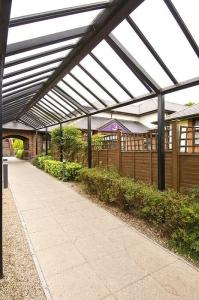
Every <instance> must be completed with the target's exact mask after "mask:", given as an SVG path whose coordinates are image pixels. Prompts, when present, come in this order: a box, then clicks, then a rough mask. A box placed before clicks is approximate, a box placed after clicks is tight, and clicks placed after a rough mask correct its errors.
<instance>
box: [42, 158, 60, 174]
mask: <svg viewBox="0 0 199 300" xmlns="http://www.w3.org/2000/svg"><path fill="white" fill-rule="evenodd" d="M44 171H46V172H47V173H49V174H51V175H52V176H54V177H56V178H58V179H62V177H63V163H62V162H60V161H56V160H45V162H44Z"/></svg>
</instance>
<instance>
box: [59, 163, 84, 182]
mask: <svg viewBox="0 0 199 300" xmlns="http://www.w3.org/2000/svg"><path fill="white" fill-rule="evenodd" d="M81 169H82V165H81V164H80V163H74V162H68V163H66V164H64V170H63V181H79V179H80V170H81Z"/></svg>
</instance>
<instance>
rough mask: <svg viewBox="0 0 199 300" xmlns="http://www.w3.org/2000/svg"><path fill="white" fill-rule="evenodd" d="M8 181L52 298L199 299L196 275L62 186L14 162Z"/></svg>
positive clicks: (38, 172) (192, 270)
mask: <svg viewBox="0 0 199 300" xmlns="http://www.w3.org/2000/svg"><path fill="white" fill-rule="evenodd" d="M9 180H10V185H11V189H12V192H13V195H14V198H15V202H16V205H17V208H18V211H19V213H20V215H21V216H22V220H23V225H24V227H25V230H26V232H27V233H28V236H29V238H30V241H31V245H32V249H33V250H32V251H33V255H34V257H35V258H36V261H37V262H38V264H37V265H38V266H39V268H40V270H41V272H40V273H42V274H43V278H44V282H43V284H44V285H45V283H46V287H47V288H46V290H47V291H48V290H49V292H50V293H49V294H50V295H51V297H52V299H54V300H58V299H59V300H65V299H66V300H97V299H104V300H114V299H118V300H127V299H128V300H133V299H135V300H145V299H146V300H183V299H184V300H185V299H186V300H199V272H197V271H196V270H195V269H194V268H192V267H191V266H189V265H188V264H186V263H185V262H184V261H183V260H181V259H179V258H178V257H177V256H175V255H172V254H171V253H169V252H168V251H166V250H164V249H163V248H161V247H160V246H158V245H156V244H155V243H153V242H152V241H151V240H149V239H147V238H146V237H145V236H143V235H142V234H140V233H138V232H137V231H136V230H134V229H132V228H130V227H129V226H128V225H126V224H125V223H123V222H122V221H121V220H119V219H118V218H117V217H115V216H112V215H111V214H110V213H108V212H107V211H105V210H104V209H102V208H100V207H98V206H97V205H95V204H94V203H91V202H90V201H89V200H88V199H86V198H84V197H83V196H81V195H79V194H78V193H77V192H75V191H74V190H72V189H71V188H68V187H66V185H65V184H64V183H62V182H59V181H58V180H56V179H54V178H52V177H50V176H49V175H47V174H45V173H44V172H42V171H40V170H38V169H36V168H35V167H33V166H31V165H30V164H29V163H27V162H24V161H14V160H13V161H10V162H9ZM49 299H50V296H49ZM35 300H39V299H35Z"/></svg>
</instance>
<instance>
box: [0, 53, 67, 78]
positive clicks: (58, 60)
mask: <svg viewBox="0 0 199 300" xmlns="http://www.w3.org/2000/svg"><path fill="white" fill-rule="evenodd" d="M63 59H64V57H58V58H55V59H52V60H48V61H45V62H43V63H40V64H37V65H32V66H30V67H27V68H24V69H19V70H17V71H13V72H10V73H7V74H5V75H4V77H3V79H7V78H10V77H14V76H17V75H21V74H24V73H27V72H30V71H34V70H36V69H40V68H43V67H46V66H49V65H51V64H55V63H58V62H61V61H62V60H63Z"/></svg>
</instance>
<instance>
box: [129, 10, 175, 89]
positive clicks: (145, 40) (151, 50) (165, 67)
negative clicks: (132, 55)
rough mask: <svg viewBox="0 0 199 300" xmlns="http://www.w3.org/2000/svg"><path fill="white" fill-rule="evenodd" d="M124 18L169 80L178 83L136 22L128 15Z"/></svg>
mask: <svg viewBox="0 0 199 300" xmlns="http://www.w3.org/2000/svg"><path fill="white" fill-rule="evenodd" d="M126 20H127V22H128V23H129V25H130V26H131V28H132V29H133V30H134V31H135V33H136V34H137V35H138V36H139V38H140V39H141V41H142V42H143V43H144V45H145V46H146V47H147V49H148V50H149V51H150V52H151V54H152V55H153V57H154V58H155V59H156V61H157V62H158V63H159V65H160V66H161V67H162V69H163V70H164V71H165V73H166V74H167V76H168V77H169V78H170V79H171V81H172V82H173V83H174V84H176V83H178V81H177V80H176V78H175V77H174V76H173V74H172V73H171V71H170V70H169V68H168V67H167V65H166V64H165V63H164V61H163V60H162V58H161V57H160V56H159V54H158V53H157V51H156V50H155V49H154V48H153V46H152V45H151V43H150V42H149V41H148V39H147V38H146V37H145V35H144V34H143V32H142V31H141V30H140V28H139V27H138V26H137V24H136V23H135V22H134V21H133V20H132V18H131V17H130V16H128V17H127V18H126Z"/></svg>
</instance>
